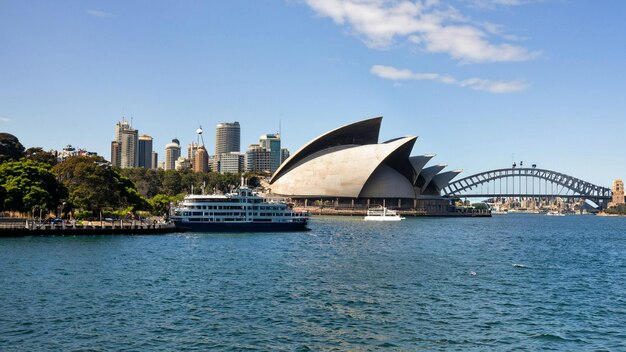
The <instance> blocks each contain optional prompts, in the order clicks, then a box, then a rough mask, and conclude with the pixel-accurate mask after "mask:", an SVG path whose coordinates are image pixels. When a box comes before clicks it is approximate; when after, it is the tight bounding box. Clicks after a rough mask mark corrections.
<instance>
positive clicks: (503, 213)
mask: <svg viewBox="0 0 626 352" xmlns="http://www.w3.org/2000/svg"><path fill="white" fill-rule="evenodd" d="M508 213H509V212H508V211H506V210H495V209H493V210H491V215H506V214H508Z"/></svg>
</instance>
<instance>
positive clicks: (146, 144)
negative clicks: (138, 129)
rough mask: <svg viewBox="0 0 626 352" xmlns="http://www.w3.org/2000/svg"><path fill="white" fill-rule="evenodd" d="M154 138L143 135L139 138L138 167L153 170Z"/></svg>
mask: <svg viewBox="0 0 626 352" xmlns="http://www.w3.org/2000/svg"><path fill="white" fill-rule="evenodd" d="M152 165H154V164H152V137H150V136H148V135H145V134H142V135H141V136H139V161H138V164H137V166H139V167H143V168H146V169H152V168H153V166H152Z"/></svg>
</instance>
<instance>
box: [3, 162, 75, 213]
mask: <svg viewBox="0 0 626 352" xmlns="http://www.w3.org/2000/svg"><path fill="white" fill-rule="evenodd" d="M0 186H2V188H3V189H4V191H5V195H4V197H3V198H4V199H3V200H4V201H3V205H4V209H7V210H15V211H20V212H29V211H31V210H32V209H33V208H35V207H40V208H42V209H50V210H51V209H55V208H56V206H57V205H58V204H60V201H61V199H62V198H63V197H64V196H65V195H66V190H65V188H64V187H63V186H62V185H61V184H60V183H59V182H58V181H57V178H56V177H55V175H54V174H53V173H52V172H51V170H50V165H48V164H44V163H40V162H36V161H32V160H26V159H23V160H20V161H11V162H5V163H2V164H0Z"/></svg>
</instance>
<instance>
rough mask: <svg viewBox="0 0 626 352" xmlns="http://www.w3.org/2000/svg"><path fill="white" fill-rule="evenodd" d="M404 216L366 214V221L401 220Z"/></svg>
mask: <svg viewBox="0 0 626 352" xmlns="http://www.w3.org/2000/svg"><path fill="white" fill-rule="evenodd" d="M402 219H404V218H402V217H399V216H366V217H365V218H363V220H365V221H400V220H402Z"/></svg>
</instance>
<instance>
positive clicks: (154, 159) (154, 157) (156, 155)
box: [150, 151, 159, 170]
mask: <svg viewBox="0 0 626 352" xmlns="http://www.w3.org/2000/svg"><path fill="white" fill-rule="evenodd" d="M150 160H152V168H153V169H155V170H156V169H157V168H158V166H159V153H157V152H155V151H152V155H151V158H150Z"/></svg>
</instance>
